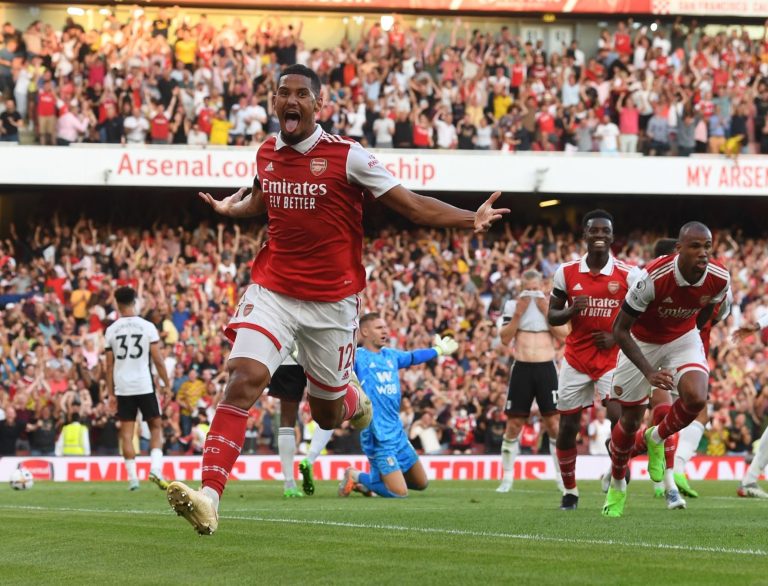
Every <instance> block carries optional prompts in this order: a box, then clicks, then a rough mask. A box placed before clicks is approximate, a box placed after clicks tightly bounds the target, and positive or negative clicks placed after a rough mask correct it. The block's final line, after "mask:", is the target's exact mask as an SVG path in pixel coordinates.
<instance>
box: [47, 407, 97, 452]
mask: <svg viewBox="0 0 768 586" xmlns="http://www.w3.org/2000/svg"><path fill="white" fill-rule="evenodd" d="M54 453H55V454H56V455H57V456H90V455H91V440H90V438H89V435H88V426H87V425H83V424H82V423H80V414H79V413H78V412H74V413H73V414H72V416H71V421H70V423H68V424H67V425H65V426H64V427H62V428H61V434H60V435H59V439H58V440H57V441H56V448H55V452H54Z"/></svg>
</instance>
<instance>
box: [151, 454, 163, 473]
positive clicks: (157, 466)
mask: <svg viewBox="0 0 768 586" xmlns="http://www.w3.org/2000/svg"><path fill="white" fill-rule="evenodd" d="M149 457H150V459H151V463H150V464H149V471H150V472H152V473H153V474H154V475H155V476H160V477H162V473H163V450H161V449H160V448H155V449H153V450H150V452H149Z"/></svg>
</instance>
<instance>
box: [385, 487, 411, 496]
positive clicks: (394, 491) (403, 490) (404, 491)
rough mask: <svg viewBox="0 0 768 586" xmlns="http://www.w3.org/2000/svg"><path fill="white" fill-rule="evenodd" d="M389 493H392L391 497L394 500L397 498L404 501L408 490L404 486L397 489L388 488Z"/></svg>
mask: <svg viewBox="0 0 768 586" xmlns="http://www.w3.org/2000/svg"><path fill="white" fill-rule="evenodd" d="M389 492H390V493H392V496H394V497H396V498H399V499H404V498H406V497H407V496H408V488H407V487H405V486H403V487H397V488H390V489H389Z"/></svg>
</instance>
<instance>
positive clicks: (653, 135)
mask: <svg viewBox="0 0 768 586" xmlns="http://www.w3.org/2000/svg"><path fill="white" fill-rule="evenodd" d="M646 132H647V134H648V138H649V139H650V141H651V143H650V146H649V152H648V154H649V155H651V156H654V155H655V156H664V155H666V154H667V152H668V151H669V132H670V130H669V122H668V121H667V117H666V115H665V114H664V111H663V109H662V107H661V106H656V108H655V110H654V114H653V116H651V119H650V120H649V121H648V129H647V131H646Z"/></svg>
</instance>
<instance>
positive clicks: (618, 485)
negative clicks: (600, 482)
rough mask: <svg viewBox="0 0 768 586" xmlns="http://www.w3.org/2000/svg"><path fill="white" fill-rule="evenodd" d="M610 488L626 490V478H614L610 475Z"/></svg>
mask: <svg viewBox="0 0 768 586" xmlns="http://www.w3.org/2000/svg"><path fill="white" fill-rule="evenodd" d="M611 488H612V489H614V490H618V491H621V492H627V480H626V479H625V478H618V479H617V478H614V477H613V476H611Z"/></svg>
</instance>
